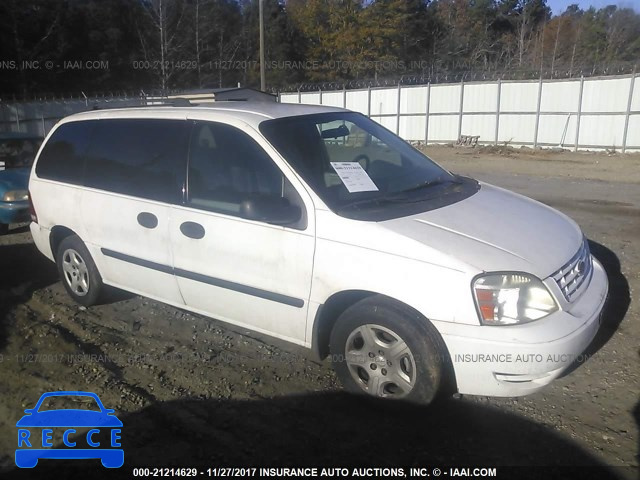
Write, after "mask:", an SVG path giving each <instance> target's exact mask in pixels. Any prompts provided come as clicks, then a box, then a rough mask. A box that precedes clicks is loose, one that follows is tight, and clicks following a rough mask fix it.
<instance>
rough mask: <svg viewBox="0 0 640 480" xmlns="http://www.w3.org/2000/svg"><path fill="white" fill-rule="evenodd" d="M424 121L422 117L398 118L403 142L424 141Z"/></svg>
mask: <svg viewBox="0 0 640 480" xmlns="http://www.w3.org/2000/svg"><path fill="white" fill-rule="evenodd" d="M425 123H426V119H425V116H424V115H420V116H414V115H412V116H410V117H400V133H401V136H402V138H404V139H405V140H416V141H424V131H425Z"/></svg>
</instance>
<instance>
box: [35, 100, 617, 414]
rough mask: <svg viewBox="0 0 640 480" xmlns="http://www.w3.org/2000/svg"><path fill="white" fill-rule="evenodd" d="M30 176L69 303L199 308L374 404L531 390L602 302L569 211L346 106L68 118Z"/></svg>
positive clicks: (38, 231)
mask: <svg viewBox="0 0 640 480" xmlns="http://www.w3.org/2000/svg"><path fill="white" fill-rule="evenodd" d="M29 189H30V194H31V199H32V202H33V211H32V216H33V223H32V224H31V232H32V234H33V238H34V240H35V243H36V245H37V246H38V248H39V249H40V251H41V252H43V253H44V255H46V256H47V257H48V258H50V259H51V260H53V261H55V262H56V263H57V265H58V268H59V271H60V275H61V277H62V279H63V283H64V286H65V288H66V289H67V291H68V292H69V294H70V295H71V297H73V298H74V299H75V300H76V301H77V302H79V303H81V304H83V305H86V306H88V305H91V304H94V303H95V302H97V301H98V299H99V298H100V295H101V293H102V291H103V290H104V285H111V286H113V287H117V288H121V289H124V290H128V291H130V292H134V293H136V294H140V295H144V296H146V297H150V298H153V299H156V300H159V301H162V302H165V303H168V304H170V305H174V306H176V307H180V308H184V309H188V310H191V311H193V312H197V313H201V314H204V315H208V316H211V317H214V318H217V319H220V320H223V321H226V322H229V323H231V324H235V325H238V326H241V327H243V328H248V329H252V330H255V331H257V332H261V333H265V334H268V335H271V336H273V337H277V338H279V339H284V340H287V341H289V342H293V343H295V344H299V345H303V346H305V347H308V348H310V349H313V350H314V351H315V352H316V353H317V355H318V356H319V357H320V358H325V357H326V356H330V358H331V361H332V362H333V365H334V367H335V370H336V372H337V374H338V376H339V377H340V379H341V380H342V382H343V383H344V385H345V387H346V388H347V389H348V390H351V391H354V392H366V393H368V394H371V395H374V396H379V397H389V398H403V399H406V400H410V401H417V402H422V403H428V402H429V401H431V400H432V399H433V398H434V396H435V395H436V393H437V392H438V391H439V390H441V389H442V388H443V387H444V386H445V385H453V386H455V389H456V390H457V391H458V392H460V393H464V394H475V395H492V396H516V395H524V394H528V393H531V392H534V391H536V390H538V389H540V388H541V387H543V386H544V385H546V384H548V383H549V382H551V381H552V380H553V379H554V378H556V377H557V376H558V375H560V374H561V372H562V371H563V370H564V369H566V367H568V366H569V365H570V364H571V363H572V362H573V361H574V360H575V358H576V357H577V356H578V355H580V354H581V353H582V352H583V350H584V349H585V347H586V346H587V345H588V344H589V342H590V341H591V340H592V338H593V337H594V335H595V334H596V331H597V330H598V326H599V319H600V312H601V311H602V308H603V304H604V302H605V299H606V296H607V288H608V284H607V279H606V275H605V272H604V270H603V268H602V266H601V265H600V264H599V263H598V262H597V261H596V260H594V259H593V257H592V256H591V254H590V253H589V246H588V243H587V241H586V239H585V237H584V235H583V234H582V232H581V231H580V228H579V227H578V226H577V225H576V224H575V223H574V222H573V221H572V220H570V219H569V218H567V217H566V216H565V215H563V214H561V213H559V212H557V211H555V210H553V209H551V208H549V207H547V206H545V205H542V204H540V203H537V202H535V201H532V200H530V199H528V198H525V197H522V196H520V195H516V194H514V193H511V192H508V191H506V190H503V189H500V188H496V187H493V186H491V185H487V184H484V183H480V182H477V181H476V180H473V179H471V178H466V177H463V176H459V175H455V174H453V173H450V172H448V171H447V170H445V169H443V168H442V167H440V166H438V165H437V164H436V163H434V162H433V161H431V160H430V159H429V158H427V157H425V156H424V155H423V154H422V153H420V152H419V151H417V150H415V149H414V148H413V147H411V146H410V145H409V144H408V143H406V142H405V141H403V140H402V139H400V138H399V137H397V136H396V135H394V134H393V133H391V132H389V131H388V130H386V129H384V128H383V127H381V126H380V125H378V124H377V123H375V122H373V121H371V120H369V119H368V118H367V117H365V116H363V115H360V114H358V113H354V112H350V111H348V110H343V109H339V108H328V107H319V106H302V105H286V104H279V103H255V104H253V103H245V102H230V103H220V102H219V103H216V104H214V105H213V106H208V107H180V108H178V107H153V108H137V109H126V110H107V111H93V112H87V113H82V114H78V115H73V116H71V117H68V118H66V119H64V120H63V121H61V122H60V123H59V124H58V125H57V126H56V128H55V129H54V130H53V131H52V132H51V133H50V134H49V136H48V137H47V139H46V141H45V143H44V145H43V147H42V148H41V151H40V152H39V154H38V158H37V160H36V163H35V166H34V169H33V171H32V173H31V179H30V184H29Z"/></svg>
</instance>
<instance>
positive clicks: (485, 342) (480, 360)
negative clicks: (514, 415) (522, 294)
mask: <svg viewBox="0 0 640 480" xmlns="http://www.w3.org/2000/svg"><path fill="white" fill-rule="evenodd" d="M608 288H609V285H608V281H607V276H606V273H605V271H604V269H603V267H602V266H601V265H600V263H598V262H597V261H595V260H594V272H593V276H592V278H591V282H590V284H589V287H588V288H587V290H586V291H585V292H584V294H583V295H582V296H581V297H580V298H579V299H578V300H577V301H576V302H575V304H573V305H572V307H571V309H570V310H568V311H559V312H556V313H554V314H552V315H550V316H549V317H547V319H545V321H539V323H538V325H536V323H537V322H533V323H531V324H528V327H527V328H529V329H531V328H535V329H537V331H536V332H532V331H531V333H532V336H531V338H536V339H538V340H539V339H542V338H545V335H546V337H550V338H548V340H546V341H536V342H535V343H525V342H522V341H518V342H509V341H504V338H502V339H500V340H499V341H493V340H489V339H487V338H483V339H479V338H477V335H476V336H475V337H474V336H472V335H473V332H472V330H477V328H478V327H470V329H469V336H465V335H464V333H465V331H464V327H463V328H462V329H461V330H460V331H459V334H455V335H443V339H444V341H445V343H446V344H447V347H448V349H449V353H450V354H451V359H452V363H453V368H454V371H455V374H456V381H457V384H458V391H459V392H460V393H464V394H469V395H487V396H495V397H512V396H521V395H527V394H530V393H533V392H536V391H538V390H540V389H541V388H543V387H544V386H545V385H548V384H549V383H550V382H551V381H553V380H554V379H555V378H557V377H558V376H559V375H560V374H562V372H563V371H564V370H565V369H566V368H567V367H569V365H571V364H572V363H574V362H575V361H576V360H579V359H581V356H582V354H583V352H584V350H585V349H586V348H587V346H588V345H589V344H590V343H591V341H592V340H593V338H594V337H595V335H596V333H597V332H598V328H599V327H600V316H601V313H602V310H603V308H604V304H605V301H606V298H607V294H608ZM555 322H571V323H574V324H576V325H579V326H578V328H576V329H575V330H573V331H572V332H570V333H569V334H567V335H563V336H561V337H559V338H554V336H553V333H554V331H555V330H554V329H553V328H549V326H550V325H553V323H555ZM480 328H493V329H498V328H500V329H509V328H517V327H480ZM505 331H506V330H501V331H500V332H499V333H501V334H503V333H504V332H505ZM503 337H504V336H503Z"/></svg>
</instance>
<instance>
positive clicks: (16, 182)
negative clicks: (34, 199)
mask: <svg viewBox="0 0 640 480" xmlns="http://www.w3.org/2000/svg"><path fill="white" fill-rule="evenodd" d="M30 171H31V170H30V169H29V168H11V169H9V170H0V191H2V192H3V193H4V192H6V191H8V190H27V187H28V185H29V172H30Z"/></svg>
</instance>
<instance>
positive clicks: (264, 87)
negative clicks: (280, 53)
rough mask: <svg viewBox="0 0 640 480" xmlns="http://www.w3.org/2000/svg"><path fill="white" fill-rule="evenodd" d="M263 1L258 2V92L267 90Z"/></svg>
mask: <svg viewBox="0 0 640 480" xmlns="http://www.w3.org/2000/svg"><path fill="white" fill-rule="evenodd" d="M263 3H264V0H258V4H259V9H260V90H262V91H263V92H264V91H266V90H267V79H266V78H265V74H264V70H265V69H264V67H265V65H264V7H263Z"/></svg>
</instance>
